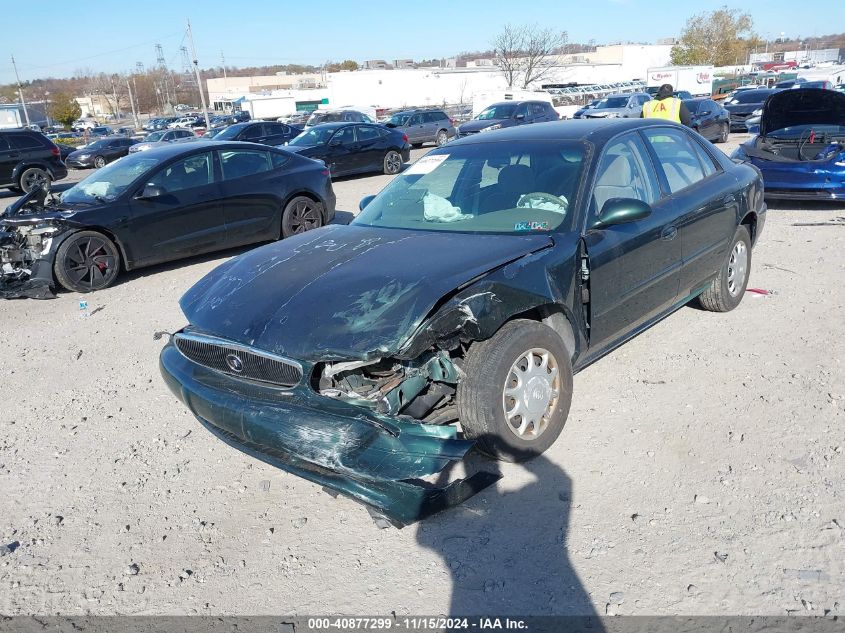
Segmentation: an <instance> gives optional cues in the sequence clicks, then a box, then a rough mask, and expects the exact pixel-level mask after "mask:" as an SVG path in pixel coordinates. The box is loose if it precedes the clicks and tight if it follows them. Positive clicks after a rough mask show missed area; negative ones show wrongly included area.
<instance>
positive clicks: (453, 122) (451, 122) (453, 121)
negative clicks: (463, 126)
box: [449, 119, 456, 127]
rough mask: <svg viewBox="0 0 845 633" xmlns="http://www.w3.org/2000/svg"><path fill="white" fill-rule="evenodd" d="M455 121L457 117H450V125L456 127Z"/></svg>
mask: <svg viewBox="0 0 845 633" xmlns="http://www.w3.org/2000/svg"><path fill="white" fill-rule="evenodd" d="M455 123H456V121H455V119H449V125H451V126H453V127H454V125H455Z"/></svg>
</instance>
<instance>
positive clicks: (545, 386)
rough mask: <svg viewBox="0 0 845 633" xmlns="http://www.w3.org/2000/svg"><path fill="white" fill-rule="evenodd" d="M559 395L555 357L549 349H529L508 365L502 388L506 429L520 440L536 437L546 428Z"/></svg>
mask: <svg viewBox="0 0 845 633" xmlns="http://www.w3.org/2000/svg"><path fill="white" fill-rule="evenodd" d="M559 397H560V374H559V372H558V365H557V360H556V359H555V357H554V356H553V355H552V354H551V352H549V351H548V350H545V349H542V348H534V349H530V350H528V351H527V352H525V353H524V354H522V355H521V356H520V357H519V358H517V359H516V361H514V363H513V365H511V368H510V371H508V376H507V378H506V379H505V387H504V389H503V390H502V407H503V408H504V412H505V420H506V422H507V425H508V428H509V429H510V430H511V432H512V433H513V434H514V435H515V436H516V437H518V438H519V439H521V440H535V439H537V438H538V437H540V435H542V434H543V432H544V431H545V430H546V429H547V428H548V426H549V420H550V419H551V415H552V412H553V411H554V410H555V407H557V403H558V398H559Z"/></svg>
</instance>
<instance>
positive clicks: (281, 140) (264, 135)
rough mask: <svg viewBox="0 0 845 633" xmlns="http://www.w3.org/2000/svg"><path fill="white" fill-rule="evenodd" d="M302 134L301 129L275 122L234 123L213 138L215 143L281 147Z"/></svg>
mask: <svg viewBox="0 0 845 633" xmlns="http://www.w3.org/2000/svg"><path fill="white" fill-rule="evenodd" d="M301 132H302V128H300V127H296V126H293V125H285V124H284V123H276V122H275V121H251V122H249V123H235V124H234V125H230V126H229V127H227V128H226V129H225V130H223V131H222V132H220V133H218V134H216V135H215V136H214V140H215V141H248V142H250V143H263V144H264V145H283V144H285V143H287V142H288V141H291V140H293V139H294V138H296V137H297V135H299V134H300V133H301Z"/></svg>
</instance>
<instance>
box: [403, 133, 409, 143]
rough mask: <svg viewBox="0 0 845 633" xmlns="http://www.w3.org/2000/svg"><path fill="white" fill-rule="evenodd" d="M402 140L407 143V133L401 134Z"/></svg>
mask: <svg viewBox="0 0 845 633" xmlns="http://www.w3.org/2000/svg"><path fill="white" fill-rule="evenodd" d="M402 140H403V141H405V142H406V143H407V142H408V135H407V134H403V135H402Z"/></svg>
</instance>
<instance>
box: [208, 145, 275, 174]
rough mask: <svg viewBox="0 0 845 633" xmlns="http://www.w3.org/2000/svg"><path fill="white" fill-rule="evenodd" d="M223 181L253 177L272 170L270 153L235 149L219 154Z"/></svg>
mask: <svg viewBox="0 0 845 633" xmlns="http://www.w3.org/2000/svg"><path fill="white" fill-rule="evenodd" d="M220 165H221V166H222V168H223V180H234V179H236V178H245V177H247V176H254V175H255V174H260V173H262V172H265V171H270V170H271V169H272V168H273V162H272V160H271V159H270V152H263V151H261V150H254V149H236V150H227V151H221V152H220Z"/></svg>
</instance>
